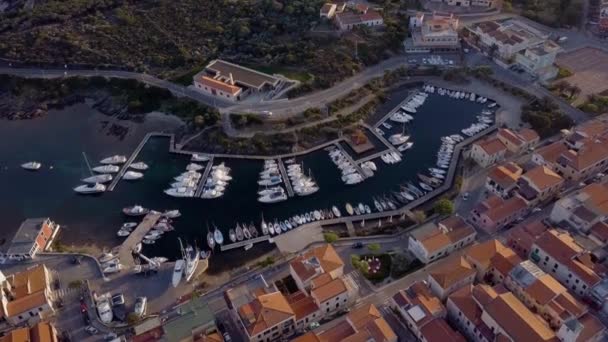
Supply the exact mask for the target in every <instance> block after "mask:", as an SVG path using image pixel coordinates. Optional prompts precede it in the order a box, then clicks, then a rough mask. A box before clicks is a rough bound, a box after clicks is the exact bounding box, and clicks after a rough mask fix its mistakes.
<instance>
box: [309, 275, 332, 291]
mask: <svg viewBox="0 0 608 342" xmlns="http://www.w3.org/2000/svg"><path fill="white" fill-rule="evenodd" d="M330 281H332V277H331V275H330V274H329V273H323V274H321V275H318V276H316V277H314V278H312V280H311V281H310V285H312V288H316V287H321V286H323V285H325V284H327V283H329V282H330Z"/></svg>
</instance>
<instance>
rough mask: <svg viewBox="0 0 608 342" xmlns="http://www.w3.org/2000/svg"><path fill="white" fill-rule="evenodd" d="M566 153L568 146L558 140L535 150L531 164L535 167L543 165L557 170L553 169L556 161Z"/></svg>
mask: <svg viewBox="0 0 608 342" xmlns="http://www.w3.org/2000/svg"><path fill="white" fill-rule="evenodd" d="M566 151H568V146H566V144H565V143H564V142H563V141H562V140H558V141H556V142H553V143H551V144H549V145H546V146H543V147H540V148H538V149H536V150H535V151H534V153H533V154H532V162H533V163H535V164H536V165H543V166H547V167H550V168H551V169H553V170H557V168H556V167H555V165H556V164H557V159H558V158H559V156H561V155H562V153H564V152H566Z"/></svg>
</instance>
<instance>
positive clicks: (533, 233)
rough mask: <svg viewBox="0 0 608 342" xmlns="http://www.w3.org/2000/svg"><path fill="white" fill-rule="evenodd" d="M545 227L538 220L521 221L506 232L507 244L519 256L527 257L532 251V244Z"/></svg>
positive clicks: (544, 230) (545, 229)
mask: <svg viewBox="0 0 608 342" xmlns="http://www.w3.org/2000/svg"><path fill="white" fill-rule="evenodd" d="M547 229H548V228H547V226H545V224H544V223H542V221H540V220H538V221H532V222H527V223H521V224H519V225H517V226H515V227H513V228H511V229H509V231H508V232H507V234H506V239H507V246H508V247H509V248H511V249H512V250H513V251H514V252H515V253H517V255H519V257H520V258H522V259H527V258H528V256H529V255H530V252H531V251H532V245H534V242H536V239H538V237H539V236H541V235H542V234H543V233H544V232H546V231H547Z"/></svg>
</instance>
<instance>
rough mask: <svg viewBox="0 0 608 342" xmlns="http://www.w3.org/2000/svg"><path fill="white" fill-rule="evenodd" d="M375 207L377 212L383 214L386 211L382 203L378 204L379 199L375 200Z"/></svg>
mask: <svg viewBox="0 0 608 342" xmlns="http://www.w3.org/2000/svg"><path fill="white" fill-rule="evenodd" d="M374 207H376V210H378V211H380V212H382V211H384V208H382V205H381V204H380V202H378V200H377V199H375V198H374Z"/></svg>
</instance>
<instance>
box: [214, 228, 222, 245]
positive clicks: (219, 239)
mask: <svg viewBox="0 0 608 342" xmlns="http://www.w3.org/2000/svg"><path fill="white" fill-rule="evenodd" d="M213 239H214V240H215V243H217V244H218V245H223V244H224V234H222V231H221V230H219V229H218V228H217V227H215V230H214V231H213Z"/></svg>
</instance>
